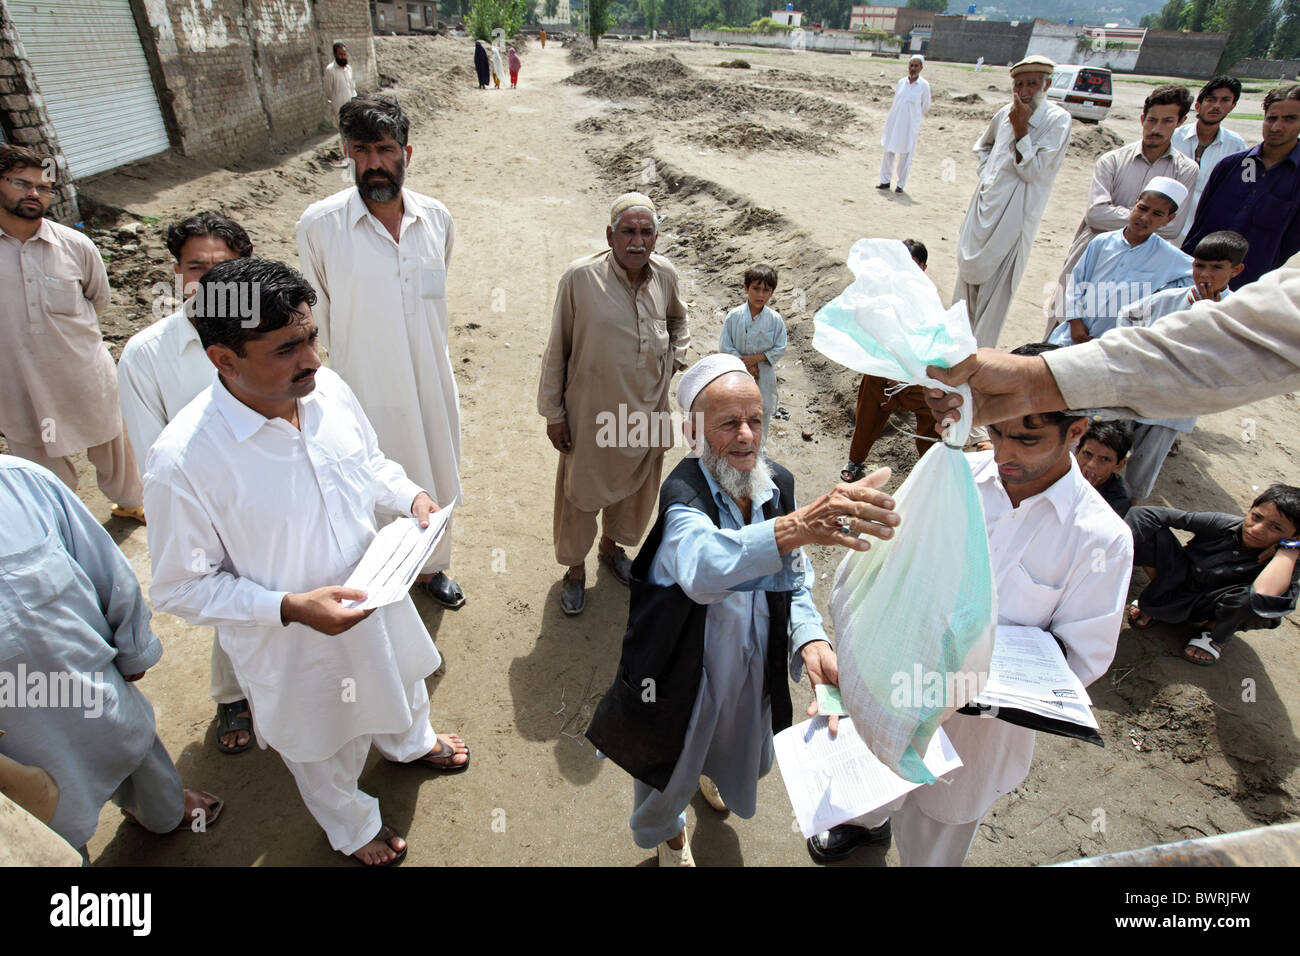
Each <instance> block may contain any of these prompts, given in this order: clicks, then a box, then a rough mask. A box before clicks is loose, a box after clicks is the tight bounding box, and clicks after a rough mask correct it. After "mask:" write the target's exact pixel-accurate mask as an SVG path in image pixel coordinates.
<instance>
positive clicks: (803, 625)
mask: <svg viewBox="0 0 1300 956" xmlns="http://www.w3.org/2000/svg"><path fill="white" fill-rule="evenodd" d="M701 471H704V476H705V479H706V481H707V482H708V486H709V492H710V493H711V494H712V495H713V500H714V501H715V502H716V503H717V505H718V521H719V524H718V525H714V524H713V522H712V521H710V520H709V516H708V515H706V514H705V513H704V512H702V511H697V510H696V509H694V508H689V507H687V506H686V505H673V506H672V507H670V508H669V509H668V512H667V515H666V517H665V521H664V533H663V540H662V541H661V542H660V544H659V550H658V551H657V552H656V553H655V559H654V562H653V563H652V564H651V567H650V583H651V584H656V585H659V586H661V587H667V586H671V585H673V584H676V585H679V586H680V587H681V588H682V590H683V591H684V592H686V595H687V597H689V598H690V599H691V600H692V601H695V602H696V603H697V604H704V605H707V606H708V609H709V610H708V613H707V615H706V616H705V623H704V672H703V674H702V675H701V678H700V689H699V692H698V693H697V695H696V698H695V706H694V709H693V710H692V712H691V721H690V725H689V726H688V728H687V731H686V740H685V742H684V744H683V747H682V753H681V756H680V757H679V758H678V760H677V766H676V767H675V768H674V769H673V774H672V777H671V778H670V779H669V782H668V785H667V786H666V787H665V788H664V790H663V791H662V792H660V791H657V790H654V789H653V788H651V787H649V786H648V785H646V784H643V783H640V782H637V783H636V786H635V788H634V790H635V792H634V803H635V808H634V810H633V813H632V819H631V821H630V823H631V826H632V831H633V835H634V837H635V839H636V842H637V844H638V845H639V846H644V847H651V846H654V845H655V844H656V843H659V842H662V841H663V840H666V839H668V837H670V836H672V835H673V834H675V833H677V832H678V831H679V830H680V829H681V827H682V826H683V825H684V824H685V818H684V817H683V816H682V814H683V812H684V811H685V808H686V805H687V804H688V803H690V801H691V798H692V797H693V796H694V794H695V792H696V790H697V789H698V788H699V777H700V774H704V775H706V776H708V777H709V778H710V779H711V780H713V782H714V783H715V784H717V786H718V790H719V791H720V792H721V793H722V798H723V800H725V801H726V803H727V806H728V807H729V808H730V809H731V810H732V811H733V812H735V813H736V815H737V816H740V817H744V818H748V817H751V816H753V815H754V810H755V808H756V801H757V796H758V780H759V778H760V777H762V776H763V775H764V774H766V773H767V772H768V771H769V770H770V769H771V767H772V756H773V754H772V709H771V705H770V703H769V701H768V700H767V699H766V697H765V695H764V693H763V691H764V688H765V685H766V676H767V639H768V623H769V617H768V607H767V592H768V591H793V592H794V594H793V596H792V600H791V606H790V635H791V636H790V643H789V648H790V663H789V670H790V677H791V679H792V680H794V681H795V682H798V681H799V679H800V676H801V674H802V671H803V659H802V657H801V656H800V654H799V649H800V648H801V647H803V645H805V644H807V643H809V642H810V641H818V640H821V641H824V640H827V637H826V632H825V630H823V628H822V618H821V615H820V614H818V613H817V608H816V607H815V606H814V604H813V601H812V585H813V570H812V566H811V565H810V564H809V563H808V562H807V561H806V560H805V559H804V557H803V554H802V552H801V550H800V549H796V550H794V551H792V552H791V553H790V554H787V555H782V554H780V553H779V552H778V551H777V549H776V533H775V530H774V527H773V526H774V524H775V519H773V520H766V519H764V517H763V505H764V504H765V503H766V502H767V501H769V500H770V499H771V498H772V496H773V495H776V494H778V491H777V488H776V485H775V484H772V483H770V482H769V483H768V486H767V488H765V489H764V490H763V491H761V492H760V493H759V494H757V495H756V496H755V498H754V500H753V502H752V504H751V506H750V520H749V522H748V523H747V522H745V520H744V517H743V516H742V514H741V512H740V509H739V508H738V507H737V506H736V503H735V502H734V501H732V500H731V498H730V496H728V495H727V494H726V493H725V492H723V491H722V489H721V488H719V487H718V484H717V482H715V481H714V480H713V476H711V475H710V474H709V473H708V472H707V471H705V470H704V469H703V467H701ZM790 504H791V506H792V507H793V505H794V502H790ZM797 712H798V708H797V705H796V713H797Z"/></svg>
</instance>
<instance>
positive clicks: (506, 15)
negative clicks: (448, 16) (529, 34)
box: [465, 0, 524, 41]
mask: <svg viewBox="0 0 1300 956" xmlns="http://www.w3.org/2000/svg"><path fill="white" fill-rule="evenodd" d="M523 22H524V0H473V4H472V5H471V6H470V8H469V14H468V16H466V18H465V27H466V29H468V30H469V32H470V35H471V36H473V37H474V39H476V40H489V41H490V40H491V39H492V31H493V30H495V29H496V28H497V27H500V28H501V29H502V30H504V31H505V35H506V36H507V37H512V36H514V35H515V34H516V33H518V32H519V27H520V25H521V24H523Z"/></svg>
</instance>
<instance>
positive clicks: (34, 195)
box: [0, 143, 144, 521]
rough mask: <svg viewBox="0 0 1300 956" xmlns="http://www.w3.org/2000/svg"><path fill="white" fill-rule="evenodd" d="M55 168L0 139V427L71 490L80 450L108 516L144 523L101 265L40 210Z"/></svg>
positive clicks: (20, 452) (49, 195)
mask: <svg viewBox="0 0 1300 956" xmlns="http://www.w3.org/2000/svg"><path fill="white" fill-rule="evenodd" d="M54 173H55V166H54V160H53V158H52V157H44V156H41V155H39V154H38V153H35V152H33V151H32V150H30V149H28V148H27V147H25V146H12V145H9V144H7V143H0V432H3V433H4V436H5V440H6V441H7V442H8V443H9V453H10V454H11V455H16V456H17V457H19V458H26V459H27V460H28V461H34V462H36V463H37V464H38V465H43V466H44V467H46V468H48V469H49V470H50V471H52V472H54V473H55V474H56V475H58V476H59V480H60V481H62V482H63V483H64V484H65V485H67V486H68V487H69V488H71V489H72V490H73V491H76V490H77V468H76V465H75V463H74V462H73V460H72V456H73V455H74V454H76V453H77V452H79V451H82V450H85V452H86V457H88V458H89V459H90V463H91V464H92V465H94V467H95V475H96V477H97V478H98V480H99V490H100V491H102V492H103V493H104V497H105V498H107V499H108V500H109V501H112V502H116V504H115V505H114V506H113V514H114V515H117V516H120V517H127V518H133V519H134V520H136V521H144V511H143V509H142V508H141V501H142V499H141V493H142V489H141V488H140V475H139V473H138V472H137V470H136V460H135V454H134V453H133V452H132V450H131V443H130V441H128V440H127V436H126V429H125V427H124V426H123V424H122V413H121V412H120V411H119V410H118V404H117V372H116V369H115V367H114V365H113V356H112V355H110V354H109V352H108V348H107V346H105V345H104V338H103V335H102V334H101V333H100V329H99V313H101V312H103V311H104V309H106V308H107V307H108V301H109V288H108V272H107V271H106V270H105V269H104V262H103V260H102V259H101V258H100V255H99V250H98V249H96V248H95V244H94V243H93V242H91V241H90V240H89V239H87V238H86V237H85V236H84V235H82V234H81V233H80V232H78V231H77V230H75V229H69V228H68V227H67V226H63V225H60V224H59V223H57V222H53V221H51V220H49V219H46V218H45V213H46V211H47V210H48V209H49V208H50V203H51V202H53V199H54Z"/></svg>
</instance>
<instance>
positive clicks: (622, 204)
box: [609, 193, 655, 226]
mask: <svg viewBox="0 0 1300 956" xmlns="http://www.w3.org/2000/svg"><path fill="white" fill-rule="evenodd" d="M632 208H637V209H649V210H650V212H652V213H653V212H654V211H655V202H654V200H653V199H651V198H650V197H649V196H647V195H646V194H645V193H624V194H623V195H621V196H619V197H618V198H617V199H615V200H614V205H612V206H610V207H609V224H610V225H611V226H612V225H614V223H616V222H618V217H619V216H621V215H622V214H623V213H625V212H626V211H627V210H629V209H632Z"/></svg>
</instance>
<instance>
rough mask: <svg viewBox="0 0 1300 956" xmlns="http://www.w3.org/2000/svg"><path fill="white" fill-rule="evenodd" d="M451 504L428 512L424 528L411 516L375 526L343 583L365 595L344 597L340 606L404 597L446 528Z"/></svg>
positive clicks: (381, 602) (365, 605) (378, 604)
mask: <svg viewBox="0 0 1300 956" xmlns="http://www.w3.org/2000/svg"><path fill="white" fill-rule="evenodd" d="M453 507H455V505H454V504H451V505H448V506H447V507H445V508H442V509H440V510H438V511H435V512H434V513H433V514H432V515H430V516H429V527H427V528H421V527H420V522H418V521H416V520H415V518H413V517H401V518H395V519H394V520H393V521H391V522H390V523H389V524H387V525H385V526H384V527H383V528H381V529H379V533H378V534H377V535H375V540H374V541H372V542H370V547H369V548H367V549H366V553H365V554H363V555H362V556H361V563H360V564H358V565H357V566H356V569H355V570H354V571H353V572H352V574H351V575H349V576H348V579H347V581H345V582H344V584H343V586H344V587H349V588H356V589H357V590H358V591H365V592H366V598H365V600H364V601H344V602H343V604H344V606H345V607H353V608H360V609H362V610H365V609H367V608H372V607H383V606H384V605H385V604H395V603H397V602H398V601H400V600H401V599H402V598H404V597H406V594H407V592H408V591H410V590H411V585H412V584H414V583H415V578H416V576H417V575H418V574H419V573H420V569H421V568H422V567H424V562H425V561H427V560H429V555H431V554H433V549H434V548H435V547H436V546H437V544H438V541H439V539H441V538H442V536H443V533H444V532H445V531H446V529H447V521H448V519H449V518H450V517H451V511H452V508H453Z"/></svg>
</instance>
